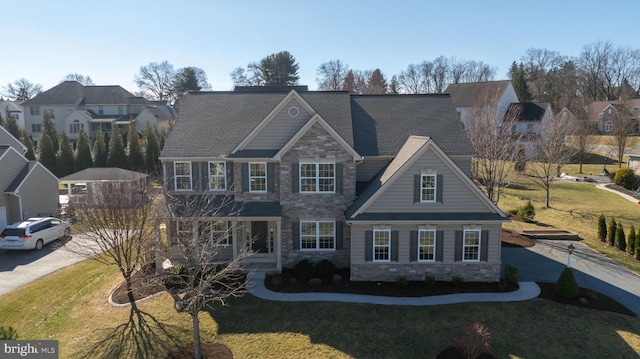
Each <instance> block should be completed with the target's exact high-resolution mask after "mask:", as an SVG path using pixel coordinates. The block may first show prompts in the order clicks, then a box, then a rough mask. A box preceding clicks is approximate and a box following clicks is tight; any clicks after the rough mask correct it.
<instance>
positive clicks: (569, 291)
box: [556, 267, 580, 299]
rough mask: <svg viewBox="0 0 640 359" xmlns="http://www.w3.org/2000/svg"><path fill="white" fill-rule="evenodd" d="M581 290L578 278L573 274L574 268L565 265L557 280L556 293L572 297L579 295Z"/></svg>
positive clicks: (568, 297)
mask: <svg viewBox="0 0 640 359" xmlns="http://www.w3.org/2000/svg"><path fill="white" fill-rule="evenodd" d="M579 290H580V288H579V287H578V282H576V278H575V276H574V275H573V269H571V268H569V267H565V268H564V270H563V271H562V273H560V277H558V281H557V282H556V293H557V294H558V295H559V296H561V297H562V298H567V299H571V298H575V297H576V296H577V295H578V292H579Z"/></svg>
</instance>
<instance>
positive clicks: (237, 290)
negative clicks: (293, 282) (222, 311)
mask: <svg viewBox="0 0 640 359" xmlns="http://www.w3.org/2000/svg"><path fill="white" fill-rule="evenodd" d="M166 199H167V211H166V217H167V218H168V220H169V226H168V228H169V231H168V238H169V239H168V240H169V242H170V243H169V245H170V252H171V253H172V255H171V256H170V258H169V261H170V262H171V263H170V266H169V267H168V269H167V270H166V271H165V272H163V273H161V274H160V276H161V277H162V278H163V279H164V280H165V282H169V283H171V284H172V285H173V286H174V287H175V288H177V289H176V290H172V291H171V294H172V296H173V299H174V307H175V309H176V310H177V311H178V312H180V313H188V314H189V315H190V316H191V320H192V324H193V341H194V352H195V357H196V358H201V357H202V350H201V344H200V320H199V318H198V314H199V312H201V311H202V310H204V309H206V308H208V307H210V306H211V305H213V304H214V303H216V302H218V303H220V304H222V305H225V303H226V300H227V299H228V298H231V297H237V296H240V295H242V294H243V293H244V292H245V289H246V281H245V275H244V274H243V272H242V270H243V267H244V265H245V260H246V259H247V257H249V256H250V255H251V254H252V251H251V249H250V245H249V243H244V242H242V241H241V240H239V239H237V238H232V237H233V236H232V234H233V233H234V232H235V228H236V226H237V223H239V222H236V221H230V220H229V218H231V217H234V216H236V215H237V213H238V212H239V211H240V209H241V208H238V207H237V206H236V205H235V204H234V203H235V202H234V201H233V197H232V196H230V195H202V196H176V197H173V196H170V195H168V194H167V195H166ZM233 241H236V243H233ZM229 245H235V246H236V250H235V252H236V253H235V254H234V255H233V256H229V255H226V256H225V255H222V254H221V249H224V248H228V246H229Z"/></svg>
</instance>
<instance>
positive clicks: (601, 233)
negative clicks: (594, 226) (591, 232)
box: [598, 214, 607, 242]
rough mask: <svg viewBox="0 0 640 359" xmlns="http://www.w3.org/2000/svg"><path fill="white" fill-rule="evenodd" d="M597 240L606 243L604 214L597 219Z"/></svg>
mask: <svg viewBox="0 0 640 359" xmlns="http://www.w3.org/2000/svg"><path fill="white" fill-rule="evenodd" d="M598 239H600V242H606V241H607V219H606V218H605V217H604V214H601V215H600V217H598Z"/></svg>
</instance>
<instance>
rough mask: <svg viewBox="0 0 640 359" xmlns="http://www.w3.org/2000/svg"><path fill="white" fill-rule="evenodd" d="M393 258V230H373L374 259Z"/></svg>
mask: <svg viewBox="0 0 640 359" xmlns="http://www.w3.org/2000/svg"><path fill="white" fill-rule="evenodd" d="M390 260H391V230H389V229H385V230H377V229H376V230H374V231H373V261H374V262H389V261H390Z"/></svg>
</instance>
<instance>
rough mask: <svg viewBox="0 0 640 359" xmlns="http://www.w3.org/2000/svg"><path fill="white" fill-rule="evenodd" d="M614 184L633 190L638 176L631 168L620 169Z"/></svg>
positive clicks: (614, 178)
mask: <svg viewBox="0 0 640 359" xmlns="http://www.w3.org/2000/svg"><path fill="white" fill-rule="evenodd" d="M613 182H614V183H615V184H617V185H619V186H622V187H624V188H626V189H633V187H635V185H636V174H635V173H633V170H632V169H630V168H618V170H617V171H616V175H615V176H614V177H613Z"/></svg>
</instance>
